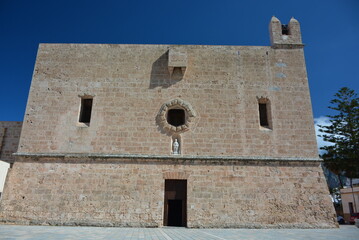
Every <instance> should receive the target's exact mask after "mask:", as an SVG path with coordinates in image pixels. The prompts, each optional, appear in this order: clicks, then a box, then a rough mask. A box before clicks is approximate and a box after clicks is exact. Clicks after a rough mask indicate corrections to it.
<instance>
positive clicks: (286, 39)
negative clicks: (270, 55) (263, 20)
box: [269, 16, 304, 49]
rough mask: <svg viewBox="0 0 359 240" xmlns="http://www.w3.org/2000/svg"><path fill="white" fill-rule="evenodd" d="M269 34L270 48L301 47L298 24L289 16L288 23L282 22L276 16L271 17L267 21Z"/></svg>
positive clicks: (302, 45)
mask: <svg viewBox="0 0 359 240" xmlns="http://www.w3.org/2000/svg"><path fill="white" fill-rule="evenodd" d="M269 35H270V42H271V47H272V48H282V49H283V48H285V49H290V48H303V47H304V44H303V43H302V34H301V32H300V24H299V22H298V21H297V20H296V19H295V18H293V17H292V18H291V19H290V21H289V24H288V25H285V24H282V23H281V22H280V20H279V19H278V18H276V17H275V16H273V17H272V19H271V21H270V23H269Z"/></svg>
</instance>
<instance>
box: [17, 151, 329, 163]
mask: <svg viewBox="0 0 359 240" xmlns="http://www.w3.org/2000/svg"><path fill="white" fill-rule="evenodd" d="M13 155H14V156H17V157H32V158H127V159H168V160H212V161H222V160H232V161H236V160H237V161H281V162H282V161H283V162H288V161H289V162H322V161H323V160H322V159H320V158H300V157H259V156H196V155H184V156H182V155H150V154H148V155H147V154H106V153H26V152H17V153H14V154H13Z"/></svg>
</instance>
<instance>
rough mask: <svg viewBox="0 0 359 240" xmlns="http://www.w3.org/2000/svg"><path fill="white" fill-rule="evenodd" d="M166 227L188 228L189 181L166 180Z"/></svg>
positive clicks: (164, 219)
mask: <svg viewBox="0 0 359 240" xmlns="http://www.w3.org/2000/svg"><path fill="white" fill-rule="evenodd" d="M163 225H164V226H178V227H186V226H187V180H177V179H166V180H165V205H164V217H163Z"/></svg>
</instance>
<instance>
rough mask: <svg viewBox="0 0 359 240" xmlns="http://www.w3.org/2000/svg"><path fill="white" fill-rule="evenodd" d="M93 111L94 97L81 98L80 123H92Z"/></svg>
mask: <svg viewBox="0 0 359 240" xmlns="http://www.w3.org/2000/svg"><path fill="white" fill-rule="evenodd" d="M91 111H92V98H82V99H81V110H80V118H79V122H80V123H85V124H87V125H89V124H90V120H91Z"/></svg>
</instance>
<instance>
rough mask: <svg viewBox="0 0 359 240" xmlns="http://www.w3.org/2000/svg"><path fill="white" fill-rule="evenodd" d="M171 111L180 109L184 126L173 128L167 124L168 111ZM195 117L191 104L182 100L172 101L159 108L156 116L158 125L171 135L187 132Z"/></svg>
mask: <svg viewBox="0 0 359 240" xmlns="http://www.w3.org/2000/svg"><path fill="white" fill-rule="evenodd" d="M171 109H180V110H183V111H184V113H185V114H184V121H183V122H184V124H182V125H179V126H174V125H172V124H170V123H169V122H168V111H169V110H171ZM195 117H196V113H195V111H194V110H193V108H192V106H191V104H189V103H187V102H185V101H183V100H182V99H178V98H177V99H173V100H170V101H168V102H166V103H164V104H163V105H162V106H161V109H160V111H159V113H158V115H157V119H158V124H159V126H161V127H162V128H163V129H164V130H166V131H167V132H171V133H179V132H185V131H188V130H189V128H190V124H191V122H193V118H195Z"/></svg>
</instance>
